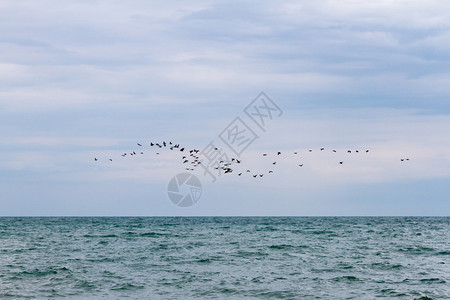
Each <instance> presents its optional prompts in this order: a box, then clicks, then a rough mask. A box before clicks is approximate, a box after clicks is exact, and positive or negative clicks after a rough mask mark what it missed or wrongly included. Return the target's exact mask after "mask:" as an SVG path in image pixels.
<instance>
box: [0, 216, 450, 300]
mask: <svg viewBox="0 0 450 300" xmlns="http://www.w3.org/2000/svg"><path fill="white" fill-rule="evenodd" d="M0 299H421V300H427V299H446V300H448V299H450V217H1V218H0Z"/></svg>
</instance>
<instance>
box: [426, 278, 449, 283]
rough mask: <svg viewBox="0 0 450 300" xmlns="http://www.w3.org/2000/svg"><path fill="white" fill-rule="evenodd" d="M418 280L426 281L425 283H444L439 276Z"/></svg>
mask: <svg viewBox="0 0 450 300" xmlns="http://www.w3.org/2000/svg"><path fill="white" fill-rule="evenodd" d="M420 282H427V283H446V281H445V280H443V279H440V278H424V279H420Z"/></svg>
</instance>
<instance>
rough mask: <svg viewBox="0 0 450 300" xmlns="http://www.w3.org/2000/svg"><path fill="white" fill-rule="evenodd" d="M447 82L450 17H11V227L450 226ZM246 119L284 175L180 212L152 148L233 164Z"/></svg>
mask: <svg viewBox="0 0 450 300" xmlns="http://www.w3.org/2000/svg"><path fill="white" fill-rule="evenodd" d="M449 70H450V2H447V1H438V0H434V1H433V0H399V1H391V0H376V1H375V0H365V1H360V0H340V1H334V0H323V1H257V2H254V1H252V2H250V1H166V2H161V1H112V0H111V1H102V0H90V1H83V0H78V1H70V0H68V1H56V0H55V1H49V0H40V1H15V0H5V1H1V2H0V136H1V139H0V215H1V216H198V215H214V216H215V215H219V216H227V215H230V216H235V215H250V216H253V215H264V216H266V215H283V216H286V215H298V216H329V215H338V216H341V215H345V216H366V215H371V216H372V215H375V216H396V215H413V216H416V215H429V216H440V215H445V216H448V215H450V71H449ZM261 92H264V93H265V94H266V95H267V96H268V97H269V98H270V99H271V100H272V101H273V103H275V104H276V105H277V106H278V107H279V109H280V111H281V112H282V113H281V115H279V114H276V115H274V116H273V118H272V119H267V123H266V125H267V126H266V127H265V128H264V130H262V129H261V128H259V127H258V126H257V124H256V123H255V122H253V121H252V120H251V118H250V117H249V116H248V115H247V114H245V108H246V107H247V106H248V105H251V103H252V101H253V100H254V99H255V98H256V97H257V96H258V95H259V94H260V93H261ZM236 117H239V118H240V120H241V121H242V122H243V123H244V124H246V125H247V126H248V127H249V128H250V129H252V130H253V132H254V134H255V136H257V138H256V139H255V140H254V141H253V142H252V143H251V144H249V145H248V147H247V148H246V149H245V150H244V151H242V153H240V155H239V159H241V161H242V165H241V167H242V168H244V169H247V168H251V169H252V172H253V170H255V171H254V172H258V173H260V172H267V171H268V170H269V169H270V168H272V169H274V173H273V174H270V175H271V176H269V174H266V176H264V177H261V178H256V179H254V178H253V177H252V176H237V171H236V172H234V173H232V174H231V175H230V174H227V175H221V176H218V177H217V178H216V181H215V182H212V180H211V179H212V178H211V177H209V176H208V175H205V174H204V173H203V172H202V171H201V169H196V170H195V171H192V172H191V173H192V174H194V175H195V176H196V177H197V178H198V179H199V180H200V182H201V184H202V193H201V197H200V199H199V200H198V202H197V203H195V205H192V206H190V207H179V206H177V205H174V204H173V203H172V202H171V201H170V199H169V197H168V192H167V189H168V183H169V181H170V180H171V179H172V178H173V177H174V176H176V175H177V174H179V173H182V172H185V170H184V166H183V164H182V163H180V159H179V157H178V156H177V155H178V154H179V152H178V153H175V152H174V151H170V150H167V149H166V151H161V153H160V155H156V153H155V152H156V150H155V149H154V148H151V147H150V145H149V144H150V142H151V141H153V142H162V141H173V142H174V143H179V144H181V145H183V146H185V147H186V148H187V149H188V148H189V149H192V148H195V149H199V150H202V149H205V148H206V147H207V145H208V144H209V143H210V142H214V144H215V145H217V146H218V148H220V149H223V151H224V152H227V153H230V154H233V153H232V150H230V148H229V147H228V146H227V145H226V144H225V143H224V141H223V140H221V139H220V137H219V135H220V134H221V133H222V132H223V131H224V130H226V129H227V128H229V127H228V126H229V124H230V123H231V122H232V121H233V120H235V118H236ZM137 143H141V144H142V145H143V146H142V147H139V146H137ZM322 147H323V148H325V150H324V151H320V148H322ZM309 149H311V150H313V152H309V151H308V150H309ZM331 149H335V150H336V153H334V152H332V151H331ZM349 149H351V150H352V151H353V152H352V155H349V154H348V153H347V150H349ZM356 149H359V150H360V151H361V152H360V153H359V154H356V153H355V150H356ZM366 149H368V150H370V151H369V152H368V153H366V152H365V150H366ZM130 151H143V152H145V153H144V154H143V155H136V156H133V157H131V156H130V155H128V156H126V157H121V154H122V153H124V152H127V153H130ZM278 151H282V153H283V154H282V155H281V156H277V155H276V152H278ZM294 151H295V152H298V154H297V155H295V154H293V152H294ZM262 153H268V157H265V158H264V157H262ZM233 155H234V156H236V155H235V154H233ZM233 155H231V156H233ZM236 157H237V156H236ZM94 158H98V161H94ZM110 158H111V159H113V161H109V159H110ZM402 158H409V161H406V160H405V161H403V162H402V161H401V159H402ZM265 159H266V160H265ZM272 160H277V161H278V164H277V166H276V169H275V166H271V162H272ZM339 161H343V162H344V163H343V164H342V165H341V164H339ZM299 164H303V167H299ZM256 170H257V171H256ZM244 175H247V174H244Z"/></svg>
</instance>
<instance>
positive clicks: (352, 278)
mask: <svg viewBox="0 0 450 300" xmlns="http://www.w3.org/2000/svg"><path fill="white" fill-rule="evenodd" d="M333 281H336V282H342V281H352V282H353V281H360V279H359V278H358V277H355V276H352V275H346V276H339V277H335V278H333Z"/></svg>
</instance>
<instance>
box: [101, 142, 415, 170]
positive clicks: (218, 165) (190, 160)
mask: <svg viewBox="0 0 450 300" xmlns="http://www.w3.org/2000/svg"><path fill="white" fill-rule="evenodd" d="M136 144H137V146H138V147H139V148H140V150H133V151H130V152H124V153H123V154H121V156H122V157H127V156H135V155H143V154H144V151H143V148H144V145H143V144H142V143H136ZM150 147H151V148H154V149H157V152H156V153H155V154H156V155H159V154H160V151H162V150H170V151H176V152H180V154H181V164H182V165H183V166H184V169H185V170H187V171H194V170H195V169H196V168H197V167H199V166H201V165H202V162H203V160H202V159H201V157H200V155H201V154H199V152H200V150H199V149H195V148H194V149H187V148H186V147H181V146H180V144H175V143H173V142H165V141H163V142H161V143H159V142H150ZM214 150H218V148H214ZM319 151H320V152H322V151H325V148H324V147H322V148H320V149H319ZM307 152H309V153H311V152H313V149H308V150H307ZM331 152H333V153H337V152H338V151H337V150H336V149H332V150H331ZM346 153H347V154H352V153H364V154H367V153H369V149H365V150H346ZM272 154H273V155H275V156H276V157H280V156H283V155H284V154H285V153H284V152H283V153H282V152H281V151H276V153H272ZM272 154H270V155H269V153H262V157H266V158H269V157H271V156H272ZM298 154H299V152H298V151H295V152H293V155H298ZM107 160H108V161H110V162H112V161H113V159H112V158H108V159H107ZM409 160H410V159H409V158H401V159H400V161H402V162H407V161H409ZM94 161H96V162H98V161H100V160H99V159H98V158H97V157H94ZM338 163H339V165H343V164H344V161H343V160H340V161H338ZM237 164H241V160H240V159H237V158H231V159H229V160H227V161H225V160H218V161H217V162H215V163H213V168H214V169H215V170H217V171H218V172H221V173H223V174H231V173H233V172H234V171H235V168H234V167H233V166H234V165H237ZM276 164H277V161H276V160H275V161H272V162H271V169H269V170H268V172H267V173H262V174H261V172H252V171H251V170H249V169H244V170H239V171H236V172H234V173H235V174H237V175H238V176H242V175H244V174H246V173H250V175H251V176H253V178H258V177H263V176H264V175H265V174H273V173H274V168H275V165H276ZM205 165H207V164H206V163H205ZM303 165H304V163H301V164H298V167H300V168H301V167H303Z"/></svg>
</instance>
